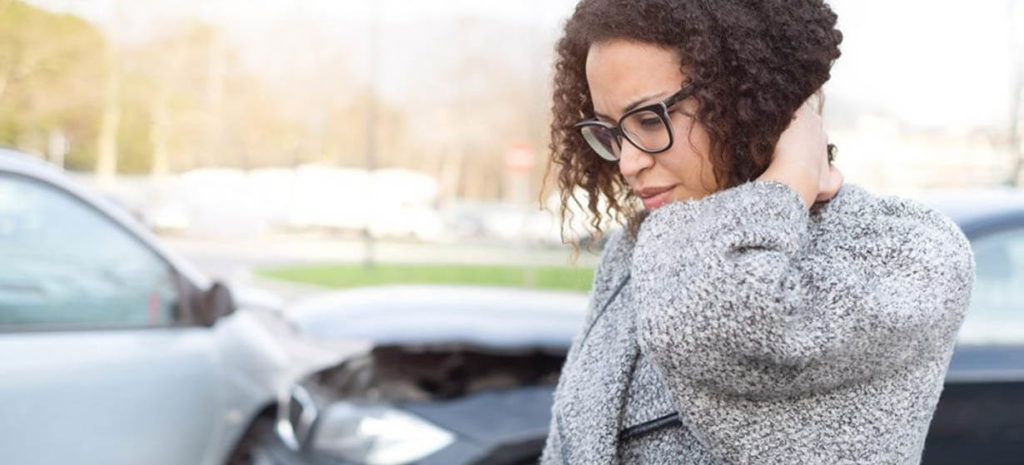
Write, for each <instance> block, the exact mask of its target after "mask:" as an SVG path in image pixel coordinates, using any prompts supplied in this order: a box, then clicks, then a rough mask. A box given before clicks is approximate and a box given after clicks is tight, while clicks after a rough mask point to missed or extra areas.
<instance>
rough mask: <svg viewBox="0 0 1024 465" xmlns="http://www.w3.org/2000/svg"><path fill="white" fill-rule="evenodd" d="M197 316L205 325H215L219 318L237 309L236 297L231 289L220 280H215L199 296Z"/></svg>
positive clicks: (200, 322)
mask: <svg viewBox="0 0 1024 465" xmlns="http://www.w3.org/2000/svg"><path fill="white" fill-rule="evenodd" d="M198 303H199V305H198V306H197V308H196V312H195V317H196V320H198V322H199V324H201V325H203V326H213V324H214V323H216V322H217V320H218V319H220V318H223V317H225V316H228V315H230V314H232V313H234V311H235V299H234V297H232V295H231V289H230V288H228V287H227V286H225V285H224V284H223V283H221V282H220V281H217V282H214V283H213V285H212V286H210V288H209V289H207V290H206V291H204V292H203V293H202V295H200V298H199V302H198Z"/></svg>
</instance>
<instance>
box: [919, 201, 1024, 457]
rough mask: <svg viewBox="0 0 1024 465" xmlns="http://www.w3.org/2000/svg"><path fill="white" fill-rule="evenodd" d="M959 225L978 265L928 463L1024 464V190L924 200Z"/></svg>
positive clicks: (930, 441) (928, 445) (926, 454)
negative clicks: (967, 239)
mask: <svg viewBox="0 0 1024 465" xmlns="http://www.w3.org/2000/svg"><path fill="white" fill-rule="evenodd" d="M922 200H923V201H924V202H925V203H927V204H930V205H932V206H934V207H935V208H937V209H939V210H941V211H943V212H944V213H946V214H947V215H949V216H950V217H951V218H953V220H954V221H956V222H957V224H958V225H960V228H961V229H962V230H963V231H964V234H966V235H967V237H968V238H969V239H970V240H971V248H972V249H973V250H974V257H975V262H976V264H977V268H976V277H975V285H974V289H973V293H972V296H971V308H970V310H969V311H968V314H967V317H966V318H965V320H964V324H963V326H962V327H961V329H960V333H959V336H958V341H957V347H956V350H955V352H954V353H953V359H952V361H951V362H950V367H949V372H948V374H947V376H946V385H945V388H944V389H943V392H942V396H941V397H940V399H939V406H938V408H937V409H936V411H935V416H934V418H933V419H932V424H931V429H930V430H929V433H928V439H927V441H926V443H925V448H924V457H923V459H922V463H924V464H926V465H945V464H950V465H952V464H957V465H959V464H965V463H978V464H986V465H1002V464H1006V465H1011V464H1012V465H1020V464H1022V463H1024V192H1021V191H1015V190H1009V189H1008V190H1003V191H989V192H961V193H955V194H948V195H943V196H941V197H940V196H931V197H926V198H924V199H922Z"/></svg>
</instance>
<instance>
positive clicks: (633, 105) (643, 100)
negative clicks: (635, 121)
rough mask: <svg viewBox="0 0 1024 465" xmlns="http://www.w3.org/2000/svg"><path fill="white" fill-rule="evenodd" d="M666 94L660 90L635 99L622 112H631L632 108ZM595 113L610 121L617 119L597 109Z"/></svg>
mask: <svg viewBox="0 0 1024 465" xmlns="http://www.w3.org/2000/svg"><path fill="white" fill-rule="evenodd" d="M664 94H665V92H658V93H656V94H652V95H648V96H646V97H641V98H638V99H636V100H634V101H633V102H632V103H630V104H629V105H626V108H623V109H622V114H626V113H629V112H630V111H631V110H633V109H635V108H636V107H639V106H640V105H641V104H643V103H645V102H648V101H650V100H655V99H657V98H658V97H661V96H662V95H664ZM594 115H595V116H597V117H598V118H604V119H606V120H609V121H615V119H614V118H612V117H610V116H608V115H604V114H601V113H598V112H597V111H594Z"/></svg>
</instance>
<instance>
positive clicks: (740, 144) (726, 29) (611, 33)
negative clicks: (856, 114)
mask: <svg viewBox="0 0 1024 465" xmlns="http://www.w3.org/2000/svg"><path fill="white" fill-rule="evenodd" d="M615 39H625V40H633V41H638V42H644V43H652V44H656V45H660V46H664V47H667V48H670V49H672V50H674V51H675V52H676V54H677V55H678V57H679V60H680V69H684V68H685V73H684V74H686V75H687V76H688V78H689V81H690V82H691V83H693V84H694V85H695V86H696V88H697V91H696V94H695V95H694V96H693V98H695V99H696V102H697V112H696V114H695V115H694V117H695V118H696V120H697V122H698V123H699V124H701V125H703V127H704V128H705V129H706V131H707V133H708V136H709V139H710V147H709V150H710V153H708V156H709V159H710V160H711V162H712V169H713V172H714V175H715V180H716V183H717V185H718V187H719V188H720V189H725V188H729V187H734V186H737V185H739V184H742V183H744V182H747V181H750V180H752V179H755V178H756V177H757V176H760V175H761V174H762V173H763V172H764V171H765V170H766V169H767V168H768V165H769V164H770V162H771V157H772V153H773V151H774V147H775V145H776V143H777V142H778V140H779V137H780V136H781V134H782V132H783V131H784V130H785V129H786V127H787V126H788V125H789V122H790V120H791V117H792V115H793V113H794V112H795V111H796V110H797V109H798V108H799V106H800V105H801V104H802V103H803V102H804V101H805V100H807V99H808V98H809V97H810V96H811V95H813V94H815V93H816V92H818V91H819V90H820V89H821V87H822V85H823V84H824V83H825V82H826V81H828V79H829V77H830V70H831V68H832V64H833V62H834V61H835V60H836V59H837V58H839V55H840V51H839V44H840V43H841V42H842V39H843V36H842V33H841V32H840V31H839V30H838V29H836V14H835V13H834V12H833V11H832V9H831V8H830V7H829V6H828V5H827V4H826V3H825V2H824V0H582V1H581V2H580V3H579V4H578V5H577V6H576V10H575V12H574V13H573V15H572V17H571V18H570V19H569V20H568V22H567V23H566V25H565V31H564V35H563V36H562V38H561V39H560V40H559V41H558V43H557V46H556V49H555V52H556V60H555V70H554V71H555V74H554V93H553V106H552V111H553V120H552V124H551V145H550V149H551V153H552V160H551V165H549V168H548V174H549V175H550V174H551V173H552V170H555V169H557V175H558V188H559V191H560V195H561V220H562V225H561V231H562V238H563V240H565V239H566V227H567V225H568V224H569V222H570V221H571V220H572V212H571V209H570V204H571V203H574V204H575V205H576V206H578V207H580V208H583V203H584V202H585V203H586V209H587V210H588V211H589V212H590V214H591V217H590V221H589V226H590V228H592V229H593V231H590V232H591V233H593V234H594V235H596V236H597V237H600V236H601V235H602V233H603V231H602V223H604V222H605V221H606V220H612V221H618V222H622V220H623V219H625V220H626V221H627V226H628V227H627V229H628V231H630V233H631V234H635V233H636V231H637V229H638V228H639V224H640V222H642V221H643V217H644V214H643V212H642V211H641V210H639V209H637V207H636V206H635V204H636V202H635V198H634V194H633V193H632V191H631V190H630V189H629V188H628V186H627V185H626V182H625V179H623V177H622V176H621V174H620V173H619V170H618V166H617V164H616V163H610V162H608V161H606V160H604V159H602V158H601V157H599V156H597V154H595V153H594V152H593V150H592V149H591V148H590V147H589V146H588V145H587V144H586V142H585V141H584V140H583V138H582V137H581V136H580V135H579V132H578V130H577V129H574V128H573V125H574V124H575V123H576V122H578V121H579V120H581V119H583V118H586V117H591V116H592V115H593V112H594V107H593V100H592V99H591V95H590V92H589V89H588V84H587V78H586V71H585V69H586V60H587V53H588V51H589V49H590V45H591V44H594V43H598V42H602V41H608V40H615ZM578 191H582V193H583V194H586V198H585V201H581V199H580V198H579V197H577V195H578ZM602 203H603V204H604V205H603V208H601V207H602V205H601V204H602ZM602 210H603V211H602Z"/></svg>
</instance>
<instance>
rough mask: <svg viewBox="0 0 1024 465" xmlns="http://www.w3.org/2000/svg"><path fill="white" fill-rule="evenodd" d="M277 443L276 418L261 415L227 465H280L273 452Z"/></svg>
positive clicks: (239, 443)
mask: <svg viewBox="0 0 1024 465" xmlns="http://www.w3.org/2000/svg"><path fill="white" fill-rule="evenodd" d="M276 441H277V436H276V435H275V434H274V418H273V417H272V416H268V415H260V416H259V417H257V418H256V420H254V421H253V423H252V425H250V426H249V430H248V431H246V432H245V436H243V437H242V439H241V440H240V441H238V446H237V447H235V450H234V452H232V453H231V456H230V457H228V460H227V462H226V463H225V465H278V462H277V461H275V460H274V455H273V452H272V450H273V447H274V443H275V442H276Z"/></svg>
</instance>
